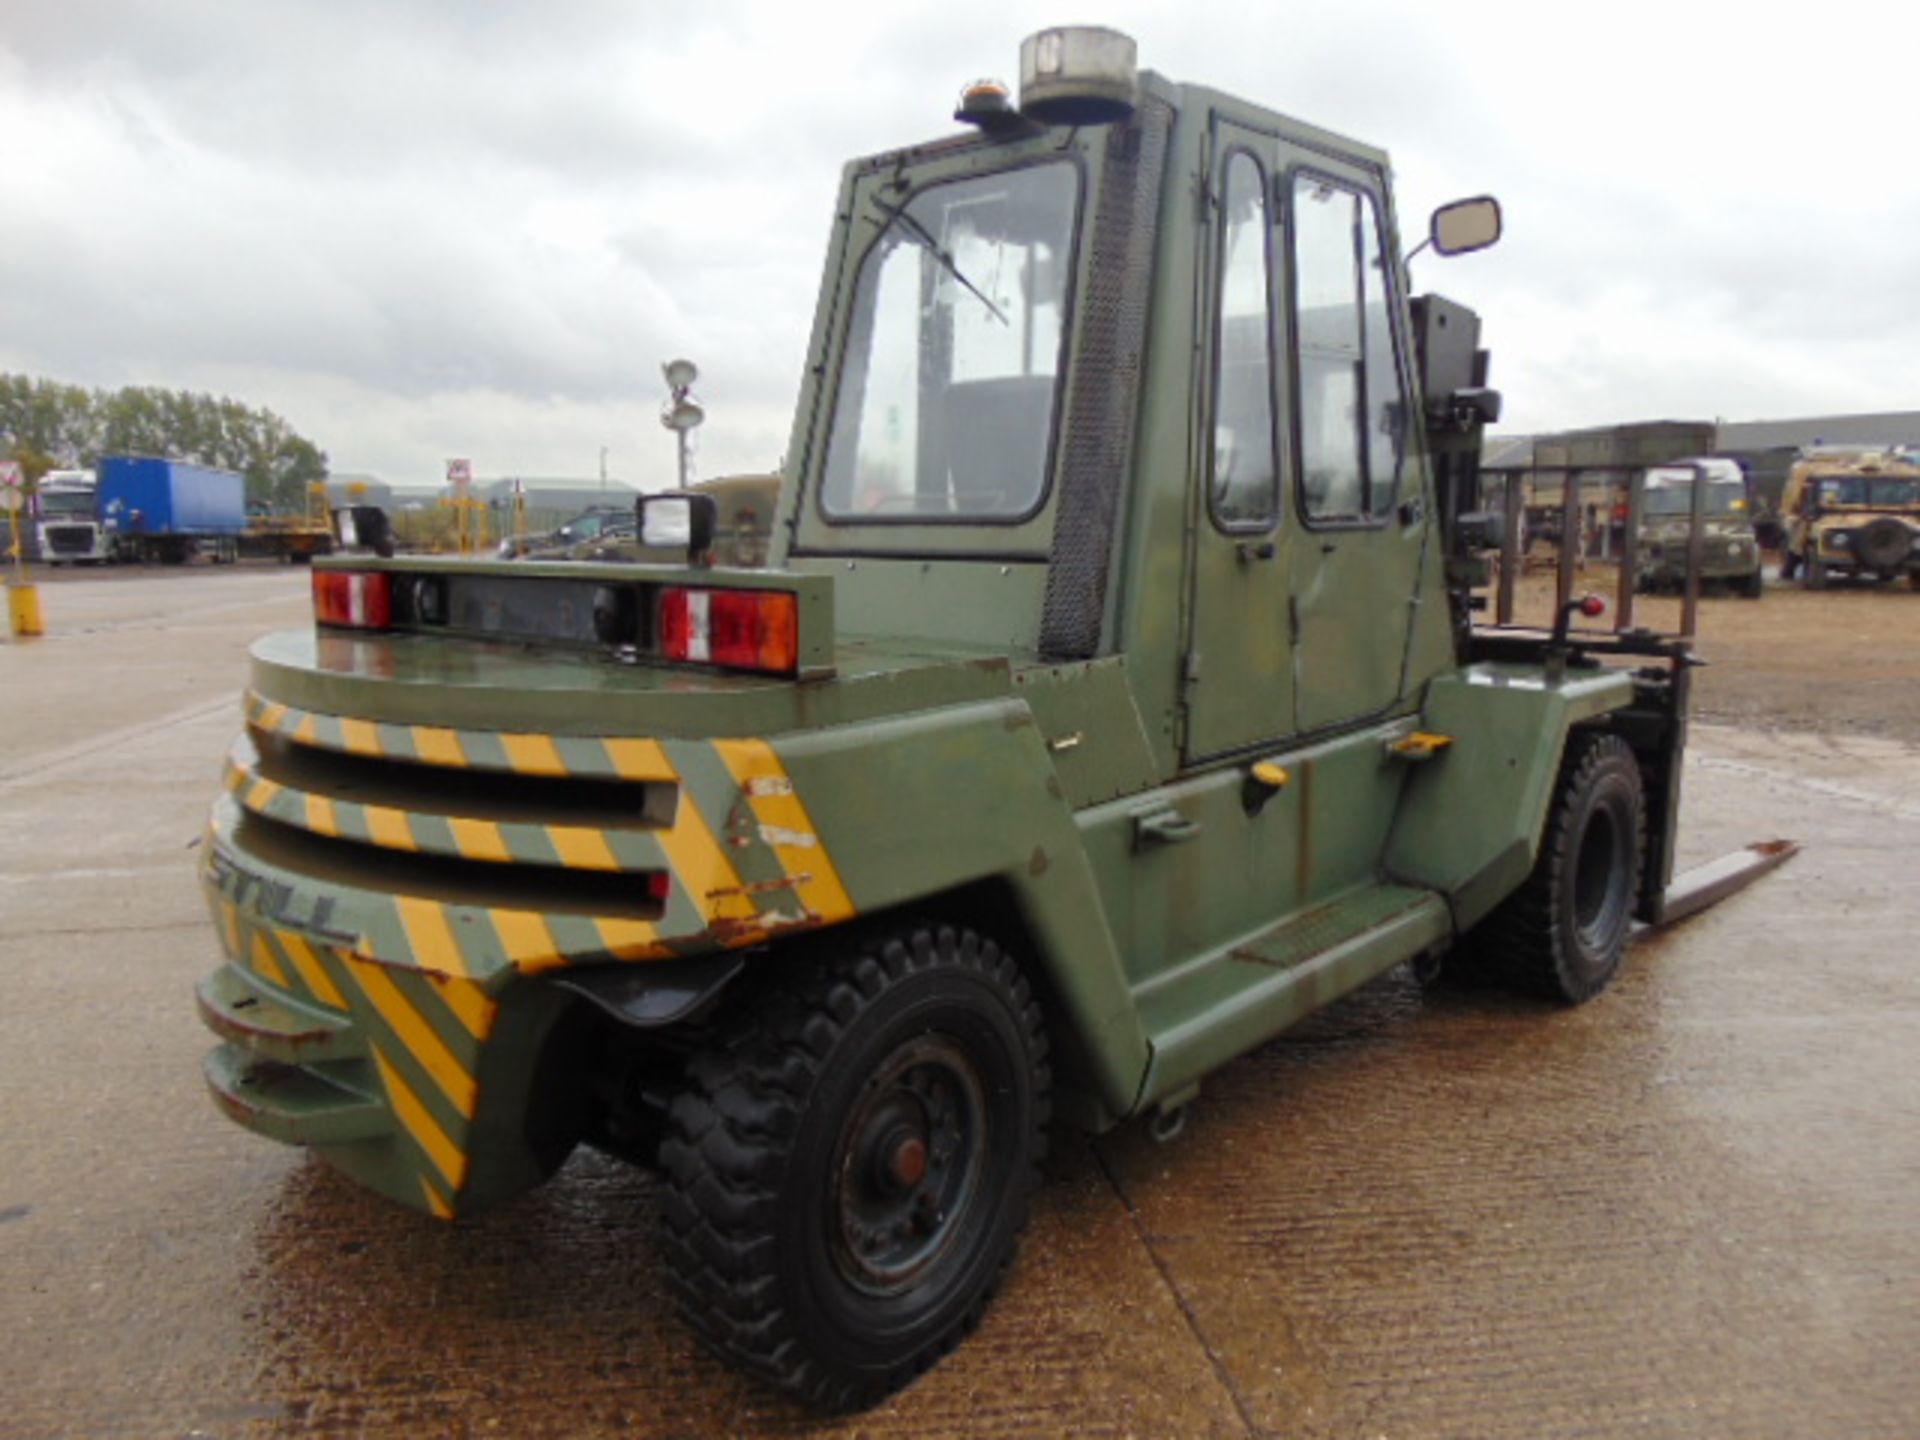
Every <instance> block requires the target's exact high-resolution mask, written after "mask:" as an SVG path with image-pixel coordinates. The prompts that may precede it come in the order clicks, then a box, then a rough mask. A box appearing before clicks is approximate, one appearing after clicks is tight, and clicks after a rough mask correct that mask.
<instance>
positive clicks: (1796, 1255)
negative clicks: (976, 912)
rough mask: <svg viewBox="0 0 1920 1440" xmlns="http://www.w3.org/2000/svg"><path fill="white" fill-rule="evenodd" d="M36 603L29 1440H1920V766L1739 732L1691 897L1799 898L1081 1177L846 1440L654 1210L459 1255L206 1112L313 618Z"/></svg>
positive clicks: (237, 582) (1227, 1101) (10, 741)
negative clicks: (1703, 891)
mask: <svg viewBox="0 0 1920 1440" xmlns="http://www.w3.org/2000/svg"><path fill="white" fill-rule="evenodd" d="M42 598H43V602H44V609H45V610H46V612H47V625H48V631H49V633H48V635H47V637H46V638H45V639H44V640H41V641H37V642H31V643H12V644H6V643H0V716H3V717H4V719H3V720H0V725H3V726H4V728H0V1104H3V1106H4V1111H3V1113H4V1121H0V1334H4V1336H5V1340H4V1344H0V1436H5V1437H14V1436H20V1437H43V1436H61V1437H65V1436H73V1437H110V1436H137V1437H149V1436H189V1435H199V1436H238V1435H277V1434H288V1435H293V1434H301V1435H305V1434H322V1435H359V1434H376V1435H406V1436H468V1435H492V1434H497V1435H502V1436H535V1435H592V1434H601V1433H611V1432H615V1431H629V1432H631V1433H635V1434H650V1435H707V1434H726V1433H741V1432H749V1433H790V1432H800V1431H805V1432H808V1433H815V1432H821V1433H844V1434H849V1435H883V1434H884V1435H898V1434H928V1435H949V1434H958V1433H968V1434H1033V1433H1068V1432H1071V1433H1076V1434H1113V1435H1120V1434H1134V1435H1143V1436H1166V1435H1216V1434H1217V1435H1243V1434H1256V1435H1287V1436H1341V1437H1345V1436H1353V1437H1383V1436H1384V1437H1402V1436H1463V1437H1466V1436H1471V1437H1495V1436H1514V1437H1525V1440H1534V1437H1540V1436H1586V1435H1592V1436H1614V1435H1627V1434H1632V1435H1646V1436H1675V1437H1699V1436H1716V1437H1720V1436H1782V1437H1789V1436H1791V1437H1805V1436H1847V1437H1870V1436H1885V1437H1910V1436H1913V1435H1915V1434H1917V1433H1920V1364H1916V1361H1915V1357H1916V1355H1920V967H1916V966H1915V964H1914V938H1913V937H1914V932H1915V930H1916V928H1920V900H1916V899H1915V896H1914V892H1913V889H1912V887H1911V883H1910V877H1911V876H1912V873H1913V860H1912V857H1913V854H1914V852H1915V848H1916V844H1920V748H1917V747H1916V746H1915V745H1914V744H1913V743H1911V742H1910V741H1906V740H1901V739H1897V738H1884V737H1882V738H1874V739H1858V738H1849V737H1846V736H1836V735H1826V736H1819V737H1808V736H1803V735H1796V734H1791V733H1785V732H1778V733H1776V732H1769V731H1767V730H1764V729H1740V730H1736V729H1727V728H1715V727H1701V728H1700V730H1699V731H1698V732H1697V735H1696V743H1695V746H1694V758H1693V763H1692V767H1691V769H1690V771H1689V774H1688V777H1687V801H1686V829H1685V834H1684V845H1685V851H1686V857H1685V858H1686V859H1687V860H1689V861H1691V860H1697V859H1701V858H1705V857H1707V856H1709V855H1712V854H1717V853H1719V852H1720V851H1723V850H1725V849H1728V848H1731V847H1733V846H1735V845H1737V844H1741V843H1744V842H1746V841H1748V840H1752V839H1757V838H1763V837H1771V836H1775V835H1788V836H1793V837H1795V838H1798V839H1799V840H1801V841H1802V842H1804V844H1805V846H1806V850H1805V852H1804V853H1803V854H1802V855H1801V856H1800V857H1799V858H1798V859H1796V860H1795V861H1793V862H1792V863H1791V864H1790V865H1789V866H1788V867H1787V868H1786V869H1784V870H1782V871H1780V872H1779V873H1777V874H1775V875H1773V876H1771V877H1769V878H1768V879H1766V880H1764V881H1762V882H1761V883H1760V885H1758V886H1757V887H1755V888H1754V889H1752V890H1750V891H1748V892H1746V893H1745V894H1743V895H1740V896H1738V897H1736V898H1735V899H1733V900H1730V901H1728V902H1727V903H1726V904H1724V905H1722V906H1721V907H1719V908H1718V909H1716V910H1714V911H1711V912H1709V913H1707V914H1705V915H1703V916H1701V917H1699V918H1697V919H1695V920H1693V921H1691V922H1689V923H1687V924H1685V925H1683V926H1681V927H1679V928H1677V929H1676V930H1674V931H1672V932H1671V933H1669V934H1667V935H1664V936H1661V937H1659V938H1656V939H1653V940H1651V941H1646V942H1643V943H1642V944H1640V945H1639V946H1638V947H1637V949H1636V952H1635V954H1634V956H1633V958H1632V961H1631V965H1630V969H1629V970H1628V972H1627V973H1626V974H1625V976H1624V977H1623V978H1622V980H1621V981H1620V982H1619V983H1618V984H1617V985H1616V986H1615V987H1614V988H1613V989H1612V990H1611V991H1609V992H1608V993H1607V994H1606V995H1604V996H1603V997H1601V998H1600V999H1599V1000H1598V1001H1596V1002H1594V1003H1593V1004H1591V1005H1588V1006H1585V1007H1583V1008H1581V1009H1578V1010H1573V1011H1556V1010H1546V1009H1541V1008H1539V1007H1536V1006H1532V1005H1526V1004H1521V1003H1519V1002H1517V1001H1510V1000H1506V999H1503V998H1499V997H1495V996H1488V995H1479V994H1460V993H1452V992H1447V991H1441V992H1437V993H1435V994H1432V995H1427V996H1423V995H1422V994H1421V993H1420V992H1419V991H1418V990H1417V989H1416V988H1415V987H1414V986H1413V985H1412V984H1411V982H1410V981H1408V980H1406V979H1405V978H1403V977H1402V976H1400V975H1398V974H1396V975H1394V976H1390V977H1388V978H1386V979H1384V980H1383V981H1381V982H1379V983H1377V984H1376V985H1374V986H1372V987H1370V988H1369V989H1367V990H1366V991H1364V992H1362V993H1361V994H1359V995H1358V996H1356V997H1354V998H1352V999H1350V1000H1349V1001H1348V1002H1346V1003H1344V1004H1342V1005H1340V1006H1339V1007H1336V1008H1335V1009H1334V1010H1331V1011H1329V1012H1326V1013H1325V1014H1323V1015H1322V1016H1320V1017H1318V1018H1317V1019H1316V1020H1314V1021H1313V1022H1312V1023H1310V1024H1309V1025H1307V1026H1306V1027H1303V1028H1302V1029H1300V1030H1298V1031H1296V1032H1294V1033H1292V1034H1290V1035H1289V1036H1288V1037H1286V1038H1285V1039H1283V1040H1281V1041H1279V1042H1277V1043H1274V1044H1271V1045H1269V1046H1267V1047H1266V1048H1264V1049H1262V1050H1261V1051H1259V1052H1258V1053H1256V1054H1254V1055H1252V1056H1250V1057H1248V1058H1246V1059H1244V1060H1242V1061H1240V1062H1238V1063H1237V1064H1234V1065H1232V1066H1230V1067H1229V1068H1228V1069H1226V1070H1225V1071H1224V1072H1222V1073H1220V1074H1219V1075H1217V1076H1215V1077H1214V1078H1213V1079H1212V1080H1211V1081H1209V1083H1208V1085H1207V1087H1206V1090H1205V1092H1204V1094H1203V1096H1202V1098H1201V1100H1200V1101H1199V1103H1198V1104H1197V1105H1196V1106H1195V1108H1194V1110H1193V1113H1192V1116H1191V1119H1190V1122H1189V1124H1188V1126H1187V1128H1186V1131H1185V1133H1184V1134H1183V1135H1182V1136H1181V1137H1180V1138H1179V1139H1178V1140H1176V1141H1175V1142H1174V1143H1172V1144H1170V1145H1165V1146H1159V1145H1155V1144H1154V1143H1152V1142H1151V1141H1150V1140H1148V1139H1147V1138H1146V1136H1145V1135H1144V1134H1143V1133H1142V1132H1141V1130H1140V1129H1139V1128H1138V1127H1130V1128H1128V1129H1126V1130H1123V1131H1121V1132H1119V1133H1117V1134H1115V1135H1112V1136H1110V1137H1107V1138H1105V1139H1103V1140H1100V1141H1097V1142H1089V1141H1087V1140H1085V1139H1083V1138H1079V1137H1076V1136H1071V1135H1062V1136H1060V1137H1059V1138H1058V1141H1057V1144H1056V1157H1055V1159H1054V1161H1053V1162H1052V1163H1051V1165H1050V1171H1051V1175H1050V1183H1049V1184H1048V1186H1047V1188H1046V1190H1045V1192H1044V1195H1043V1197H1042V1199H1041V1202H1040V1205H1039V1209H1038V1213H1037V1216H1036V1218H1035V1222H1034V1225H1033V1229H1032V1231H1031V1232H1030V1234H1029V1237H1028V1242H1027V1245H1026V1247H1025V1250H1024V1253H1023V1255H1022V1257H1021V1260H1020V1263H1019V1265H1018V1266H1017V1268H1016V1271H1015V1273H1014V1276H1013V1278H1012V1281H1011V1283H1010V1285H1009V1288H1008V1290H1007V1292H1006V1293H1005V1294H1004V1295H1003V1296H1002V1297H1001V1299H1000V1300H999V1302H998V1303H997V1304H996V1305H995V1307H994V1308H993V1310H992V1311H991V1313H990V1314H989V1316H988V1318H987V1320H986V1322H985V1324H984V1326H983V1327H982V1329H981V1331H980V1332H979V1334H978V1335H976V1336H975V1337H974V1338H973V1339H972V1340H971V1341H970V1342H969V1343H967V1344H966V1345H965V1346H963V1347H962V1348H961V1349H960V1350H959V1351H958V1352H957V1353H956V1354H955V1355H954V1356H953V1357H952V1358H951V1359H949V1360H948V1361H947V1362H946V1363H945V1364H944V1365H942V1366H941V1367H940V1368H939V1369H938V1370H936V1371H935V1372H934V1373H933V1374H932V1375H930V1376H929V1377H927V1378H926V1379H925V1380H923V1381H922V1382H921V1383H920V1384H918V1385H916V1386H915V1387H913V1388H912V1389H910V1390H908V1391H907V1392H906V1393H904V1394H903V1395H901V1396H899V1397H897V1398H895V1399H894V1400H893V1401H892V1402H891V1403H889V1404H888V1405H887V1406H885V1407H883V1408H882V1409H880V1410H878V1411H876V1412H874V1413H872V1414H869V1415H866V1416H862V1417H858V1418H855V1419H853V1420H851V1421H846V1422H840V1423H838V1424H821V1423H818V1422H814V1421H811V1420H810V1419H809V1418H808V1417H806V1416H805V1415H803V1414H801V1413H800V1412H798V1411H796V1410H794V1409H793V1408H791V1407H790V1406H788V1405H787V1404H786V1403H784V1402H783V1401H781V1400H778V1399H775V1398H772V1397H770V1396H768V1395H766V1394H764V1393H763V1392H761V1391H759V1390H757V1389H755V1388H753V1387H752V1386H750V1385H747V1384H745V1383H743V1382H741V1381H739V1380H737V1379H736V1378H734V1377H733V1375H732V1374H731V1373H730V1372H728V1371H727V1370H726V1369H724V1368H723V1367H722V1366H720V1365H719V1364H717V1363H716V1362H714V1361H712V1360H711V1359H709V1358H708V1357H707V1356H706V1355H705V1354H704V1353H703V1352H702V1351H700V1350H698V1349H697V1348H696V1347H695V1346H694V1344H693V1343H692V1342H691V1341H690V1340H689V1338H688V1337H687V1335H686V1334H685V1333H684V1332H683V1331H682V1330H681V1329H680V1328H679V1326H678V1325H677V1323H676V1322H675V1320H674V1317H673V1315H672V1313H671V1311H670V1307H669V1306H668V1304H667V1301H666V1298H665V1296H664V1294H663V1291H662V1287H661V1285H660V1282H659V1279H658V1276H657V1274H656V1271H655V1267H654V1263H653V1252H652V1241H651V1231H652V1224H653V1219H654V1208H655V1205H654V1188H653V1184H652V1182H651V1180H650V1179H649V1178H648V1177H647V1176H646V1175H645V1174H643V1173H640V1172H637V1171H633V1170H629V1169H626V1168H623V1167H621V1166H619V1165H617V1164H615V1163H613V1162H610V1161H607V1160H604V1159H601V1158H598V1157H596V1156H591V1155H582V1156H579V1157H576V1159H575V1160H574V1161H573V1162H571V1163H570V1165H569V1166H568V1167H567V1168H566V1169H565V1170H564V1171H563V1172H562V1173H561V1174H560V1175H559V1176H558V1177H557V1178H556V1179H555V1180H554V1181H552V1182H551V1183H549V1184H548V1185H546V1186H545V1187H543V1188H542V1189H541V1190H539V1191H537V1192H535V1193H534V1194H532V1195H529V1196H527V1197H525V1198H524V1199H522V1200H520V1201H518V1202H516V1203H514V1204H513V1205H511V1206H509V1207H507V1208H506V1209H505V1210H503V1211H501V1212H498V1213H495V1214H492V1215H488V1216H485V1217H482V1218H481V1219H479V1220H478V1221H475V1222H472V1223H469V1224H464V1225H461V1226H459V1227H448V1226H443V1225H439V1224H436V1223H434V1222H431V1221H428V1220H426V1219H424V1218H422V1217H420V1216H417V1215H414V1214H412V1213H409V1212H404V1211H401V1210H399V1209H396V1208H394V1207H392V1206H389V1205H387V1204H385V1203H384V1202H381V1201H379V1200H376V1199H374V1198H372V1197H370V1196H367V1195H365V1194H363V1193H361V1192H359V1191H358V1190H356V1189H354V1188H353V1187H352V1186H351V1185H349V1184H347V1183H345V1182H344V1181H341V1180H340V1179H338V1178H336V1177H335V1176H334V1175H332V1174H331V1173H330V1172H329V1171H327V1170H326V1169H324V1168H323V1167H321V1166H319V1165H318V1164H315V1163H313V1162H311V1161H309V1160H308V1159H307V1158H305V1157H304V1156H303V1155H302V1154H301V1153H300V1152H297V1151H294V1150H290V1149H284V1148H281V1147H279V1146H276V1145H274V1144H272V1143H270V1142H268V1141H264V1140H260V1139H257V1138H255V1137H253V1136H251V1135H249V1134H246V1133H244V1132H242V1131H241V1130H239V1129H237V1128H236V1127H235V1126H233V1125H231V1124H230V1123H228V1122H227V1121H226V1120H224V1119H222V1118H221V1117H220V1116H219V1115H217V1114H216V1113H215V1111H214V1109H213V1107H212V1105H211V1104H210V1103H209V1102H208V1101H207V1099H206V1097H205V1095H204V1093H203V1091H202V1088H201V1082H200V1078H199V1068H198V1061H199V1057H200V1055H201V1053H202V1052H203V1051H204V1050H205V1049H206V1048H207V1046H208V1044H209V1037H208V1036H207V1035H206V1034H205V1033H204V1032H203V1031H202V1030H201V1028H200V1026H199V1023H198V1021H197V1020H196V1018H195V1015H194V1007H193V1001H192V994H191V987H192V985H193V982H194V981H195V980H196V979H198V978H199V977H200V976H201V975H202V974H203V973H204V972H206V971H207V970H208V969H210V968H211V967H212V965H213V964H214V962H215V957H216V947H215V942H214V938H213V933H212V930H211V927H210V926H209V924H208V922H207V919H206V916H205V914H204V912H203V910H202V908H201V903H200V899H199V896H198V893H197V890H196V887H195V884H194V880H193V858H194V851H193V847H194V845H195V844H196V842H197V839H198V837H199V835H200V832H201V827H202V823H203V819H204V814H205V809H206V806H207V803H208V801H209V799H210V798H211V795H212V792H213V789H214V787H215V784H216V777H217V773H218V768H219V761H220V756H221V754H222V753H223V751H224V749H225V747H226V745H227V743H228V741H229V739H230V738H231V736H232V735H233V733H234V732H235V731H236V730H237V728H238V725H239V710H238V703H239V687H240V685H241V683H242V680H243V677H244V661H243V654H244V647H245V643H246V641H247V640H248V638H249V637H250V636H252V635H253V634H255V633H257V632H259V631H261V630H264V629H268V628H273V627H278V626H283V625H288V624H297V623H302V622H303V620H304V616H305V611H306V582H305V577H304V575H303V574H301V573H298V572H291V571H281V570H272V569H256V568H250V567H241V568H240V569H238V570H232V571H208V570H199V569H196V570H193V571H190V572H185V573H180V574H170V575H165V576H161V575H157V574H156V575H153V576H150V577H147V576H132V577H130V576H121V577H117V578H115V579H114V580H112V581H111V582H108V581H104V580H103V581H97V582H96V581H90V580H86V579H70V580H63V581H62V583H59V584H54V585H48V586H46V587H45V588H44V589H43V591H42ZM1888 598H1889V600H1891V601H1894V602H1895V603H1898V602H1899V601H1903V600H1906V599H1907V598H1908V597H1905V596H1904V595H1902V596H1898V597H1892V596H1890V597H1888ZM1730 603H1740V602H1730Z"/></svg>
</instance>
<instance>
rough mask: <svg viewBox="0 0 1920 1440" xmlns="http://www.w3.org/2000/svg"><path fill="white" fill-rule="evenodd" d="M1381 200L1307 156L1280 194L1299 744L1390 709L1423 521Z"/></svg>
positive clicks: (1372, 176) (1415, 586) (1367, 186)
mask: <svg viewBox="0 0 1920 1440" xmlns="http://www.w3.org/2000/svg"><path fill="white" fill-rule="evenodd" d="M1384 193H1385V189H1384V185H1383V183H1382V177H1381V176H1380V175H1379V173H1378V172H1377V171H1375V170H1373V169H1371V168H1370V167H1366V166H1363V165H1359V164H1343V163H1340V162H1338V161H1335V160H1331V159H1329V158H1328V157H1326V156H1323V155H1318V154H1316V155H1313V156H1310V157H1308V156H1300V157H1297V158H1296V159H1295V162H1294V163H1292V164H1291V165H1290V166H1289V168H1288V172H1287V174H1286V177H1285V183H1284V196H1285V201H1284V203H1285V206H1286V212H1287V213H1286V217H1285V224H1286V230H1287V240H1288V244H1287V256H1288V261H1289V272H1290V283H1289V287H1288V290H1289V295H1288V299H1289V305H1288V320H1289V324H1290V328H1291V332H1292V339H1293V344H1294V352H1295V363H1294V394H1293V406H1292V411H1293V432H1294V433H1293V444H1294V447H1295V451H1296V454H1297V456H1298V463H1297V474H1296V477H1295V485H1294V495H1293V506H1292V508H1293V510H1294V517H1293V518H1294V519H1295V520H1296V522H1297V523H1295V524H1294V525H1293V527H1292V529H1291V532H1290V540H1291V547H1290V550H1291V553H1290V556H1289V564H1288V570H1289V581H1290V588H1289V605H1290V620H1291V624H1292V628H1293V631H1294V647H1293V659H1294V667H1295V669H1294V690H1293V693H1294V714H1295V719H1296V722H1297V724H1298V726H1299V729H1300V730H1301V731H1303V732H1306V731H1316V730H1324V729H1328V728H1331V727H1335V726H1338V725H1341V724H1343V723H1345V722H1349V721H1356V720H1360V719H1363V718H1365V717H1367V716H1370V715H1374V714H1378V713H1380V712H1382V711H1385V710H1388V709H1390V708H1391V707H1392V706H1393V705H1394V704H1395V703H1396V702H1397V701H1398V700H1400V698H1401V696H1402V694H1403V693H1404V686H1405V671H1406V655H1407V644H1408V639H1409V636H1410V634H1411V631H1412V620H1413V606H1414V603H1415V601H1416V598H1417V595H1418V593H1419V586H1420V578H1421V577H1420V567H1421V560H1422V555H1423V553H1424V551H1425V549H1426V545H1427V527H1428V526H1429V525H1431V524H1433V523H1434V522H1433V517H1432V516H1430V515H1429V514H1428V512H1427V505H1426V501H1425V496H1424V488H1425V487H1424V481H1423V478H1422V472H1421V469H1420V459H1419V455H1418V452H1417V450H1416V448H1415V446H1416V441H1415V434H1416V424H1417V420H1418V417H1417V416H1416V415H1415V414H1414V412H1413V410H1412V408H1411V405H1410V402H1409V399H1408V397H1409V396H1410V395H1412V394H1414V393H1416V392H1415V390H1414V388H1413V387H1412V386H1411V385H1410V383H1409V374H1410V370H1409V362H1408V355H1407V349H1406V337H1405V336H1404V335H1403V334H1402V333H1401V328H1400V323H1399V316H1400V313H1401V305H1400V298H1399V284H1400V281H1399V276H1398V273H1397V271H1398V266H1397V264H1396V262H1395V260H1394V254H1395V250H1394V247H1393V244H1392V237H1391V233H1390V231H1389V230H1388V228H1387V213H1388V212H1387V209H1386V205H1385V202H1384Z"/></svg>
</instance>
